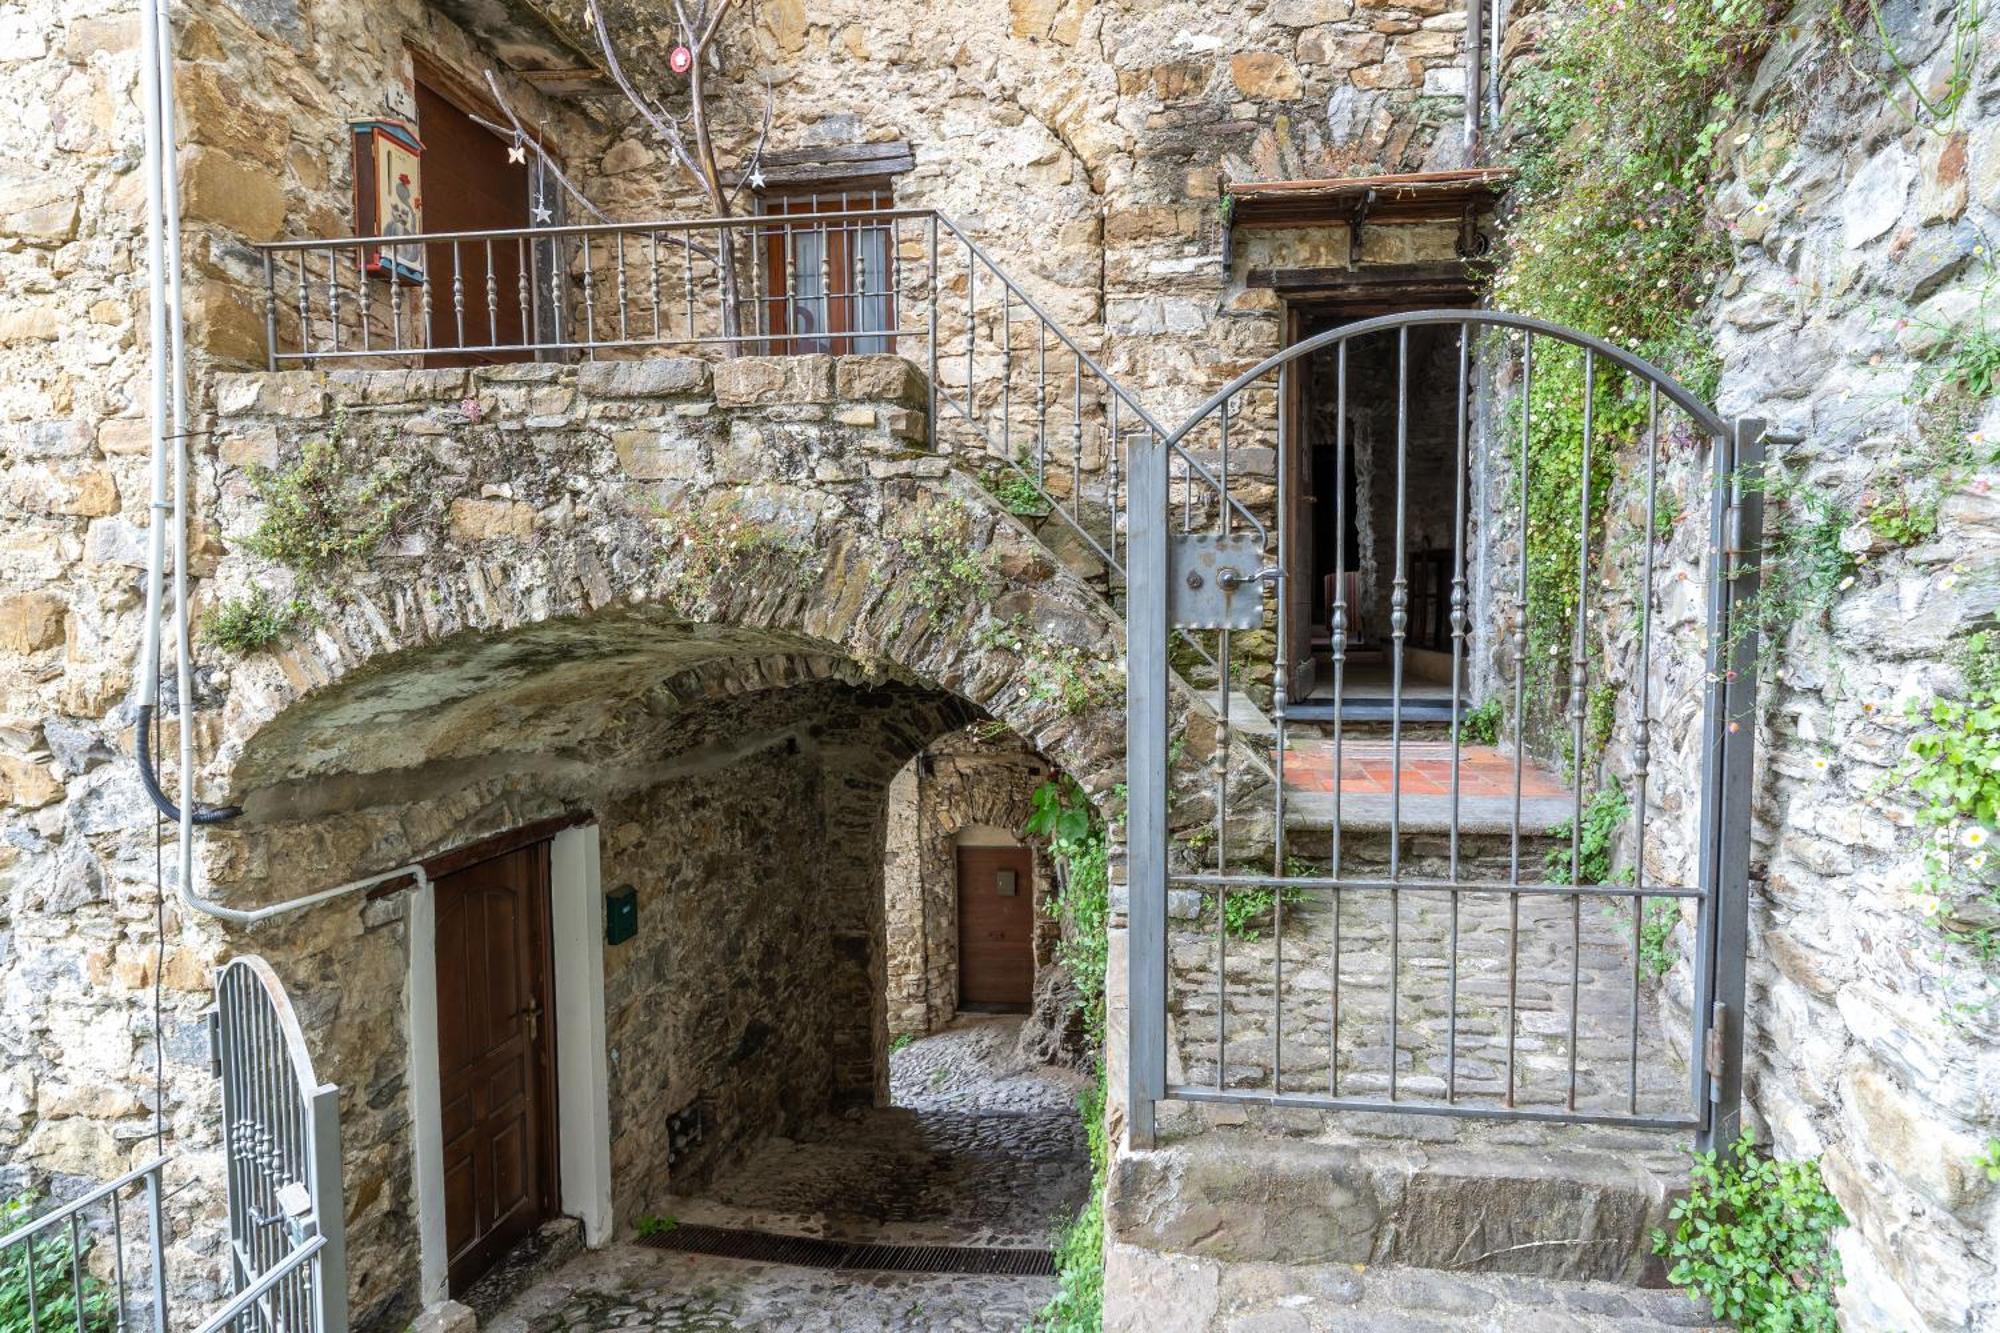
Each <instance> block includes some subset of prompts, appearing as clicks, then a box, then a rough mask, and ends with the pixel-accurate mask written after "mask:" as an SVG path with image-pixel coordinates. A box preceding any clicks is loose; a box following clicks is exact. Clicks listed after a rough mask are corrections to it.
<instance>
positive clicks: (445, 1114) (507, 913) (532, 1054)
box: [436, 842, 556, 1293]
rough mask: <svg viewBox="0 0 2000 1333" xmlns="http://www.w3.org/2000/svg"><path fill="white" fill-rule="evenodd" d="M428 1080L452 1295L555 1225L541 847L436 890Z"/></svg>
mask: <svg viewBox="0 0 2000 1333" xmlns="http://www.w3.org/2000/svg"><path fill="white" fill-rule="evenodd" d="M436 893H437V900H436V901H437V913H436V919H437V991H438V995H437V999H438V1075H439V1083H440V1090H441V1097H440V1103H441V1118H442V1120H443V1137H444V1194H445V1239H446V1252H447V1254H448V1256H449V1263H450V1280H451V1290H452V1292H453V1293H460V1292H463V1291H464V1290H465V1289H466V1288H467V1287H468V1286H470V1285H471V1284H472V1283H473V1282H474V1281H476V1280H477V1279H478V1278H479V1276H480V1274H482V1273H484V1272H485V1271H486V1270H487V1269H488V1268H490V1267H492V1265H493V1264H494V1263H495V1262H496V1261H497V1260H499V1259H500V1258H502V1257H503V1256H505V1255H506V1253H507V1252H508V1251H509V1250H510V1249H512V1248H513V1247H514V1246H515V1245H517V1244H519V1243H520V1242H521V1241H523V1240H525V1239H526V1238H527V1237H529V1236H530V1235H532V1234H534V1231H535V1229H536V1228H537V1227H538V1226H539V1225H540V1224H541V1223H542V1222H543V1221H544V1220H546V1219H547V1218H549V1217H552V1216H554V1215H555V1206H556V1171H555V1163H556V1155H555V1113H554V1111H555V1077H554V1075H555V1049H554V1046H555V1043H554V1040H553V1037H554V1024H555V1013H554V1007H553V1005H552V1004H551V998H550V997H551V991H550V986H549V980H550V973H551V971H552V970H553V969H552V967H551V964H550V955H549V844H548V843H546V842H540V843H535V844H533V845H531V846H528V847H523V848H521V849H520V850H519V851H515V852H509V853H508V854H506V855H504V856H499V857H495V858H494V859H492V860H490V861H482V862H480V863H479V864H477V865H474V866H470V867H468V868H466V869H464V870H460V871H457V872H455V873H453V874H449V875H444V876H441V877H440V878H439V879H438V881H437V889H436Z"/></svg>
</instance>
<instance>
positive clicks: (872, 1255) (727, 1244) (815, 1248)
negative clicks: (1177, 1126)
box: [639, 1223, 1056, 1277]
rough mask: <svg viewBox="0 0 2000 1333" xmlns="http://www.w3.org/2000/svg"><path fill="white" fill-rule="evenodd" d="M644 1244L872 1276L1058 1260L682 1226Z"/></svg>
mask: <svg viewBox="0 0 2000 1333" xmlns="http://www.w3.org/2000/svg"><path fill="white" fill-rule="evenodd" d="M639 1243H640V1244H641V1245H650V1246H652V1247H653V1248H654V1249H656V1250H678V1251H680V1252H682V1253H685V1254H712V1255H715V1256H717V1257H718V1258H723V1259H749V1260H752V1261H754V1262H757V1263H762V1264H788V1265H790V1266H792V1267H794V1268H836V1269H853V1270H865V1271H867V1272H873V1273H999V1274H1005V1275H1008V1276H1014V1277H1050V1276H1053V1275H1054V1273H1055V1271H1056V1264H1055V1256H1054V1255H1052V1254H1050V1253H1049V1252H1048V1251H1047V1250H1025V1249H1023V1250H1009V1249H995V1248H992V1247H983V1246H976V1245H878V1244H874V1243H871V1242H865V1241H847V1240H821V1239H819V1238H818V1237H815V1236H782V1235H778V1234H777V1233H775V1232H770V1231H742V1230H738V1229H736V1228H734V1227H710V1226H701V1225H699V1224H693V1223H682V1224H681V1225H680V1226H677V1227H675V1228H674V1229H673V1230H671V1231H666V1232H662V1233H660V1234H658V1235H652V1236H643V1237H641V1238H640V1240H639Z"/></svg>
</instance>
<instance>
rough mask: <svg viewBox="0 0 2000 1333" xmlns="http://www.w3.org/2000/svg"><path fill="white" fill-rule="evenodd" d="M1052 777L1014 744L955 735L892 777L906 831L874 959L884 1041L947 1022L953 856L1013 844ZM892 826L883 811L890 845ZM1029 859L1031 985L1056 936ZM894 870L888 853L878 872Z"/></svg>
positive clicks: (953, 967)
mask: <svg viewBox="0 0 2000 1333" xmlns="http://www.w3.org/2000/svg"><path fill="white" fill-rule="evenodd" d="M1054 771H1055V769H1054V765H1052V764H1051V763H1050V762H1049V761H1048V760H1047V759H1044V758H1043V757H1042V756H1041V754H1040V753H1039V752H1037V751H1036V750H1035V749H1034V748H1033V747H1032V746H1030V745H1029V744H1028V743H1027V742H1025V741H1022V740H1020V739H1018V738H1017V737H1013V736H1005V737H1001V738H998V739H995V740H982V739H979V738H978V737H976V736H974V735H973V734H971V733H968V732H957V733H953V734H951V735H948V736H945V737H943V738H941V739H940V740H938V741H937V742H935V743H934V744H932V745H931V746H930V747H928V748H927V749H925V750H924V752H923V753H922V754H919V755H918V756H917V757H916V758H915V759H912V760H911V761H910V765H909V767H908V768H906V769H905V770H904V772H903V773H902V774H900V775H899V776H898V777H897V779H896V785H895V786H892V787H891V789H890V791H891V795H890V801H891V804H892V807H894V806H895V805H897V804H898V803H899V796H900V803H901V804H902V805H904V807H905V808H906V811H907V817H908V818H909V819H910V820H911V822H910V824H909V825H908V827H907V832H906V833H905V834H904V836H905V837H906V838H907V839H908V846H907V847H906V848H905V849H904V852H905V856H904V859H903V860H902V862H901V871H900V875H898V874H897V873H896V872H893V871H891V872H890V873H889V874H888V876H887V878H888V879H889V883H888V884H887V885H886V894H887V909H888V910H887V912H886V913H885V918H886V920H885V928H886V933H887V935H888V939H887V940H886V942H885V949H884V954H883V956H884V958H885V959H886V960H887V963H888V973H889V977H888V983H887V989H888V992H889V1004H890V1026H891V1029H892V1032H894V1033H902V1032H906V1031H907V1032H913V1033H915V1034H917V1035H923V1034H925V1033H928V1032H933V1031H935V1030H937V1029H938V1028H940V1027H942V1026H943V1025H944V1024H946V1023H948V1022H950V1021H951V1019H952V1016H953V1015H954V1014H956V1013H957V1011H958V848H959V847H960V846H967V847H973V846H1008V847H1014V846H1021V845H1023V844H1024V841H1025V840H1024V839H1022V838H1021V837H1020V836H1019V831H1020V829H1021V828H1022V826H1023V825H1025V824H1026V823H1027V822H1028V816H1029V815H1030V814H1031V813H1033V810H1034V806H1033V804H1032V796H1033V793H1034V789H1035V788H1036V786H1038V785H1039V784H1040V783H1041V782H1043V781H1044V780H1046V779H1047V778H1048V777H1049V775H1050V774H1051V773H1053V772H1054ZM895 823H896V815H895V814H894V813H893V812H892V814H891V838H892V842H893V840H894V838H895V836H896V835H895V831H894V828H895ZM1033 855H1034V867H1035V870H1034V877H1033V892H1034V908H1035V941H1034V951H1035V972H1036V975H1037V976H1038V977H1039V976H1040V975H1041V972H1042V969H1043V968H1045V967H1047V966H1048V965H1049V964H1050V963H1051V962H1053V961H1054V959H1055V946H1056V940H1057V938H1058V937H1059V935H1060V933H1061V932H1060V928H1059V927H1058V925H1057V923H1056V922H1055V921H1054V920H1053V919H1051V918H1050V916H1049V915H1048V910H1047V903H1048V898H1049V895H1050V894H1051V893H1052V892H1053V891H1054V888H1055V882H1054V872H1053V869H1052V867H1051V866H1050V864H1049V859H1048V857H1047V855H1046V854H1045V853H1043V851H1042V850H1041V849H1040V848H1033ZM896 861H897V849H896V848H895V847H893V846H892V847H891V848H890V852H889V857H888V859H887V861H886V862H885V868H886V867H887V866H889V865H893V864H895V863H896ZM899 879H900V881H901V882H900V883H899V882H898V881H899ZM899 1002H900V1008H899Z"/></svg>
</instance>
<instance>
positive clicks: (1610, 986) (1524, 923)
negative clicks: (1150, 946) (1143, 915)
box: [1170, 890, 1688, 1116]
mask: <svg viewBox="0 0 2000 1333" xmlns="http://www.w3.org/2000/svg"><path fill="white" fill-rule="evenodd" d="M1510 898H1511V895H1509V894H1506V893H1463V894H1460V895H1458V901H1459V907H1458V914H1457V921H1456V923H1454V922H1453V920H1452V910H1451V895H1448V894H1443V893H1431V892H1423V891H1415V890H1405V891H1403V892H1402V893H1401V894H1400V895H1398V901H1396V903H1395V904H1394V909H1393V910H1394V912H1395V914H1396V918H1397V922H1398V929H1397V932H1396V933H1397V935H1398V939H1397V946H1396V949H1395V954H1394V957H1395V973H1394V976H1395V986H1394V994H1395V1035H1394V1049H1395V1051H1396V1071H1397V1088H1396V1092H1397V1095H1398V1096H1399V1097H1403V1098H1416V1099H1426V1100H1437V1101H1442V1100H1444V1098H1445V1094H1446V1082H1447V1080H1448V1079H1449V1080H1451V1081H1452V1086H1453V1088H1454V1090H1455V1092H1456V1094H1457V1096H1458V1100H1460V1101H1461V1102H1465V1103H1468V1104H1473V1105H1478V1104H1482V1103H1484V1104H1499V1103H1500V1102H1501V1100H1502V1098H1503V1097H1504V1095H1505V1093H1506V1091H1507V1086H1508V1068H1509V1054H1508V1052H1509V1043H1510V1033H1511V1044H1512V1052H1513V1053H1512V1066H1513V1090H1514V1094H1515V1103H1516V1104H1517V1105H1521V1106H1561V1105H1564V1104H1566V1103H1567V1102H1568V1099H1569V1092H1570V1077H1571V1070H1572V1068H1574V1070H1575V1079H1576V1105H1577V1107H1578V1108H1579V1109H1580V1110H1586V1111H1591V1110H1595V1111H1604V1112H1611V1113H1614V1114H1624V1113H1626V1112H1627V1111H1628V1109H1630V1108H1631V1107H1632V1106H1633V1099H1634V1097H1635V1096H1636V1099H1637V1101H1636V1107H1637V1110H1638V1112H1639V1113H1641V1114H1654V1115H1668V1116H1671V1115H1682V1114H1685V1113H1686V1110H1687V1095H1688V1094H1687V1087H1686V1083H1685V1079H1684V1076H1683V1075H1682V1074H1681V1073H1680V1072H1679V1071H1680V1069H1681V1068H1683V1067H1684V1061H1685V1059H1686V1051H1685V1043H1686V1040H1687V1038H1686V1034H1685V1033H1684V1032H1682V1033H1680V1034H1677V1035H1676V1036H1673V1037H1670V1036H1669V1034H1668V1032H1667V1030H1666V1024H1665V1023H1664V1022H1663V1021H1662V1018H1661V1015H1660V1012H1659V1000H1658V992H1657V987H1656V985H1655V983H1654V982H1653V980H1652V979H1651V978H1650V977H1649V976H1648V975H1647V974H1646V973H1645V971H1644V968H1643V966H1642V967H1641V968H1640V969H1639V971H1638V972H1637V974H1636V975H1635V971H1634V965H1633V951H1632V944H1631V929H1632V928H1631V916H1630V910H1631V909H1630V906H1629V900H1613V899H1608V898H1592V897H1589V896H1584V897H1582V898H1580V899H1576V898H1570V897H1549V896H1535V895H1527V894H1524V895H1521V896H1520V898H1519V900H1518V911H1519V917H1518V941H1519V954H1518V958H1517V959H1516V960H1514V961H1515V966H1514V967H1513V968H1512V969H1511V980H1510V966H1509V951H1508V943H1509V940H1510V938H1512V937H1514V936H1515V934H1516V932H1515V931H1514V930H1513V929H1511V928H1510V911H1511V910H1512V909H1513V906H1514V904H1513V903H1512V902H1510ZM1667 901H1669V900H1666V899H1654V900H1652V902H1654V903H1655V904H1659V903H1665V902H1667ZM1391 910H1392V907H1391V900H1390V897H1389V895H1388V894H1386V893H1378V892H1355V893H1348V894H1344V895H1342V899H1341V906H1340V913H1339V924H1338V927H1336V925H1335V920H1334V911H1333V909H1332V907H1331V905H1330V904H1329V902H1328V900H1327V898H1326V897H1325V896H1324V895H1306V894H1300V895H1298V896H1297V898H1296V900H1295V899H1294V898H1292V897H1288V898H1287V899H1286V903H1285V920H1284V952H1283V969H1282V976H1283V990H1282V996H1283V1004H1282V1006H1280V1005H1279V1004H1278V1003H1277V996H1278V995H1279V994H1280V992H1279V991H1278V988H1277V985H1276V981H1275V979H1276V978H1277V977H1278V976H1279V975H1280V972H1279V968H1278V964H1277V948H1276V944H1275V941H1274V938H1273V930H1272V929H1271V923H1270V921H1269V920H1268V919H1267V920H1265V921H1262V922H1260V923H1259V924H1258V926H1257V927H1256V938H1254V939H1252V938H1244V939H1239V938H1231V939H1228V940H1226V941H1225V942H1224V943H1223V945H1222V946H1221V947H1220V948H1218V944H1217V940H1216V935H1217V932H1216V930H1215V928H1214V919H1215V918H1214V913H1213V911H1212V910H1210V911H1209V912H1208V913H1207V914H1206V920H1205V921H1186V922H1177V923H1176V926H1177V928H1176V930H1175V931H1174V934H1173V936H1172V939H1171V945H1170V947H1171V950H1172V955H1173V967H1172V969H1171V973H1170V975H1171V981H1170V997H1171V1001H1172V1005H1173V1016H1174V1021H1175V1024H1176V1028H1177V1032H1178V1036H1179V1040H1180V1050H1181V1059H1182V1061H1183V1062H1184V1068H1185V1071H1186V1075H1187V1078H1188V1081H1190V1082H1192V1083H1197V1084H1209V1085H1212V1084H1213V1083H1214V1082H1215V1079H1216V1057H1217V1049H1218V1043H1217V1037H1218V1023H1217V1017H1216V1016H1217V1012H1218V1008H1219V1009H1220V1012H1221V1014H1222V1016H1223V1021H1222V1023H1221V1024H1220V1029H1221V1031H1220V1036H1221V1037H1222V1038H1223V1040H1224V1042H1225V1043H1226V1045H1225V1047H1224V1049H1226V1052H1227V1062H1228V1063H1227V1071H1226V1078H1225V1079H1224V1081H1225V1082H1226V1084H1227V1085H1228V1086H1230V1087H1233V1088H1258V1089H1269V1088H1270V1087H1271V1086H1272V1082H1273V1073H1272V1066H1273V1050H1274V1046H1273V1034H1274V1032H1281V1033H1282V1037H1283V1042H1282V1045H1280V1046H1278V1047H1277V1048H1276V1049H1277V1051H1278V1053H1279V1054H1280V1055H1281V1056H1282V1064H1283V1080H1284V1089H1285V1090H1286V1091H1288V1092H1317V1093H1325V1092H1327V1091H1328V1089H1329V1087H1330V1086H1333V1085H1334V1079H1335V1076H1337V1086H1338V1089H1339V1092H1340V1094H1341V1095H1344V1096H1356V1097H1377V1098H1381V1097H1386V1096H1387V1095H1388V1092H1389V1051H1390V1049H1391V1038H1390V994H1391V988H1390V966H1391V947H1390V935H1391V931H1390V915H1391ZM1655 910H1656V911H1657V910H1659V909H1658V908H1656V909H1655ZM1336 932H1337V933H1336ZM1454 933H1455V936H1456V939H1455V944H1454ZM1336 959H1337V960H1338V961H1337V964H1336ZM1454 959H1455V960H1456V970H1455V976H1454V967H1453V962H1454ZM1219 962H1221V963H1226V969H1225V970H1224V971H1223V976H1224V977H1225V979H1226V981H1227V985H1226V987H1222V988H1218V985H1217V981H1216V975H1217V970H1218V963H1219ZM1336 974H1337V976H1338V992H1337V994H1336V989H1335V978H1336ZM1510 985H1511V987H1512V994H1513V1004H1512V1008H1511V1012H1510V1008H1509V1003H1508V997H1509V987H1510ZM1454 986H1455V988H1456V995H1455V1004H1454ZM1572 993H1574V1005H1575V1009H1576V1014H1575V1019H1574V1025H1572V1018H1571V1012H1570V1011H1571V1005H1572ZM1218 996H1220V998H1221V1000H1222V1003H1221V1004H1220V1005H1219V1006H1218ZM1336 1003H1337V1008H1336ZM1635 1005H1636V1006H1637V1023H1636V1033H1635V1030H1634V1006H1635ZM1336 1013H1337V1014H1338V1023H1339V1029H1338V1035H1337V1040H1336V1034H1335V1026H1334V1025H1335V1015H1336ZM1280 1014H1282V1027H1281V1028H1280V1026H1279V1024H1280ZM1510 1018H1511V1022H1510ZM1635 1042H1636V1045H1635ZM1674 1043H1679V1045H1680V1050H1679V1053H1678V1058H1676V1055H1675V1054H1673V1053H1672V1048H1673V1045H1674ZM1336 1052H1337V1058H1335V1060H1334V1067H1333V1069H1332V1070H1329V1057H1330V1056H1335V1054H1336Z"/></svg>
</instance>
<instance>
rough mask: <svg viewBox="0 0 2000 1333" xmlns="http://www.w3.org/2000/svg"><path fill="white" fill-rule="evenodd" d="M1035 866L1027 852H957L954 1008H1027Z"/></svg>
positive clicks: (997, 849) (1019, 849)
mask: <svg viewBox="0 0 2000 1333" xmlns="http://www.w3.org/2000/svg"><path fill="white" fill-rule="evenodd" d="M1034 873H1035V862H1034V853H1033V852H1031V851H1030V850H1029V849H1028V848H1026V847H961V848H959V849H958V1003H959V1005H960V1007H962V1008H973V1007H997V1008H1010V1009H1011V1008H1026V1007H1027V1005H1028V1004H1029V1002H1030V1001H1031V1000H1032V999H1033V998H1034V990H1035V887H1034Z"/></svg>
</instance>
